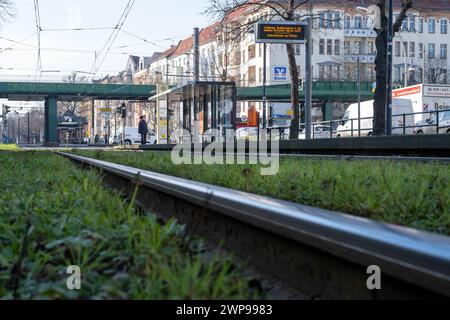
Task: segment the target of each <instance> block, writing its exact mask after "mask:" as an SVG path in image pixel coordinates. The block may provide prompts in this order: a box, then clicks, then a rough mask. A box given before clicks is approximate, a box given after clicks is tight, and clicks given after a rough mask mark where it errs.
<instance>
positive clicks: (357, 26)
mask: <svg viewBox="0 0 450 320" xmlns="http://www.w3.org/2000/svg"><path fill="white" fill-rule="evenodd" d="M361 28H362V18H361V16H357V17H355V29H361Z"/></svg>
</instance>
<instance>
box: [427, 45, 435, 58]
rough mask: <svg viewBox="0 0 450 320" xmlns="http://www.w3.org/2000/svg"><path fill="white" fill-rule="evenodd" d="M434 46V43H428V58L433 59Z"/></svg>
mask: <svg viewBox="0 0 450 320" xmlns="http://www.w3.org/2000/svg"><path fill="white" fill-rule="evenodd" d="M435 51H436V47H435V45H434V43H430V44H428V59H434V57H435V56H436V53H435Z"/></svg>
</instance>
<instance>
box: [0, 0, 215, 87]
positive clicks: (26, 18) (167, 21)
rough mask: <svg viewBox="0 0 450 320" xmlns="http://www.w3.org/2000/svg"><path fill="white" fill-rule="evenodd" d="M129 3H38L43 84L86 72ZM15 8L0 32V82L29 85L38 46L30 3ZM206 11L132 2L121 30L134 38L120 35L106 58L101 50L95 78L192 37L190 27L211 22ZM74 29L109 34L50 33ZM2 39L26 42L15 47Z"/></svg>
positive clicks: (197, 6)
mask: <svg viewBox="0 0 450 320" xmlns="http://www.w3.org/2000/svg"><path fill="white" fill-rule="evenodd" d="M128 1H129V0H38V3H39V12H40V24H41V29H42V30H43V31H42V32H41V33H40V34H41V63H42V70H43V71H44V72H43V73H42V79H44V80H45V79H47V80H54V81H57V80H58V79H61V78H62V77H63V76H65V75H67V74H69V73H70V72H72V71H84V72H90V71H91V70H92V66H93V64H94V61H95V56H96V54H95V51H100V49H101V48H102V47H103V46H104V44H105V43H106V41H107V39H108V38H109V37H110V35H111V33H112V32H113V29H112V28H114V27H115V26H116V25H117V23H118V21H119V18H120V16H121V14H122V12H123V11H124V9H125V7H126V5H127V3H128ZM15 2H16V11H17V12H16V15H15V17H13V18H11V19H10V21H9V22H8V23H6V24H3V25H2V26H0V37H2V38H0V81H2V80H21V81H22V80H33V79H34V78H35V74H36V65H37V56H38V54H37V52H38V50H37V43H38V40H37V34H36V33H37V32H36V29H37V28H36V20H35V9H34V0H15ZM207 5H208V0H135V4H134V6H133V8H132V10H131V11H130V14H129V16H128V17H127V20H126V21H125V23H124V25H123V28H122V30H124V31H125V32H128V33H131V34H133V35H134V36H132V35H130V34H127V33H125V32H120V34H119V35H118V36H117V38H116V40H115V41H114V43H113V45H112V47H111V50H110V52H109V54H108V55H106V57H105V53H106V50H105V51H104V52H103V54H101V55H100V56H99V57H98V58H97V66H98V64H100V61H102V60H103V57H105V58H104V60H103V63H102V64H101V67H100V68H99V70H98V73H97V74H96V78H101V77H103V76H106V75H108V74H116V73H118V72H119V71H121V70H123V69H125V65H126V62H127V58H128V55H129V54H133V55H138V56H142V55H145V56H151V55H152V54H153V52H156V51H163V50H164V49H166V48H168V47H170V45H171V44H176V43H177V42H178V41H179V40H181V39H183V38H185V37H188V36H189V35H191V34H192V32H193V28H194V27H200V28H202V27H204V26H206V25H208V24H209V23H210V22H211V20H210V18H209V17H207V16H205V15H203V14H202V12H203V11H204V10H205V8H206V7H207ZM73 28H110V29H101V30H86V31H55V30H54V29H73ZM51 29H53V30H54V31H51ZM3 38H7V39H9V40H14V41H22V40H24V39H25V40H24V41H23V44H17V43H14V42H11V41H8V40H5V39H3ZM143 39H145V40H148V41H149V42H150V41H151V42H153V44H150V43H149V42H145V41H144V40H143ZM167 39H170V40H167ZM11 46H12V48H10V49H8V50H3V49H5V48H8V47H11ZM9 68H12V69H9ZM95 69H96V68H95V67H94V70H95ZM56 71H59V72H56Z"/></svg>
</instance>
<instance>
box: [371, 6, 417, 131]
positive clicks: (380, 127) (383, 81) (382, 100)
mask: <svg viewBox="0 0 450 320" xmlns="http://www.w3.org/2000/svg"><path fill="white" fill-rule="evenodd" d="M377 6H378V7H379V8H380V11H381V17H380V18H381V28H380V29H379V30H376V31H377V39H376V47H377V57H376V59H375V65H376V72H377V88H376V93H375V102H374V105H373V108H374V112H373V117H374V118H373V134H374V135H376V136H381V135H384V134H385V125H386V109H385V106H386V101H387V91H386V86H387V75H388V72H387V70H388V68H387V57H388V52H387V48H388V43H387V34H388V29H389V26H388V17H387V0H378V3H377ZM412 6H413V0H402V10H401V12H400V14H399V15H398V17H397V19H396V20H395V23H394V26H393V35H395V34H396V33H397V32H398V31H399V30H400V27H401V26H402V23H403V20H404V19H405V18H406V14H407V12H408V10H409V9H411V8H412Z"/></svg>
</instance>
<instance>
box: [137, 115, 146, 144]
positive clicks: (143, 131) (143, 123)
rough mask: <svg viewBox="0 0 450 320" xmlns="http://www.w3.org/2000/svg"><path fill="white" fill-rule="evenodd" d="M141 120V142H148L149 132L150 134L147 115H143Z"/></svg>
mask: <svg viewBox="0 0 450 320" xmlns="http://www.w3.org/2000/svg"><path fill="white" fill-rule="evenodd" d="M140 119H141V121H139V134H140V135H141V144H142V145H146V144H147V134H148V125H147V121H145V116H141V118H140Z"/></svg>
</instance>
